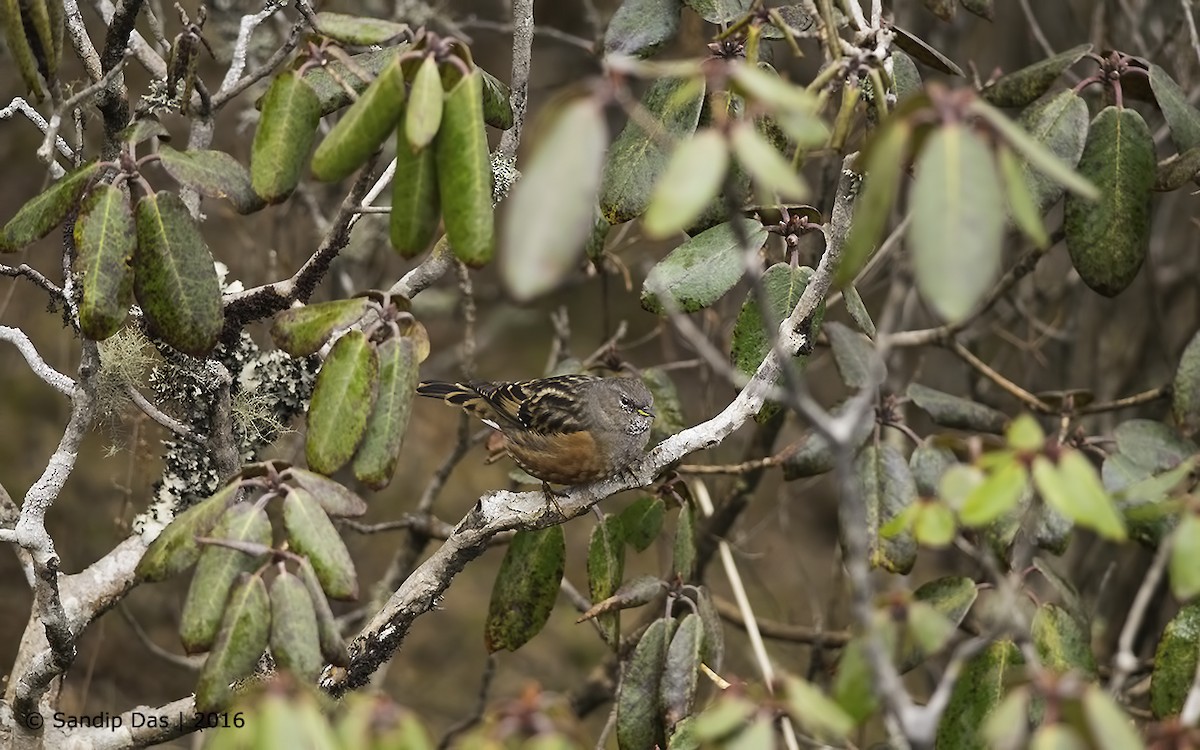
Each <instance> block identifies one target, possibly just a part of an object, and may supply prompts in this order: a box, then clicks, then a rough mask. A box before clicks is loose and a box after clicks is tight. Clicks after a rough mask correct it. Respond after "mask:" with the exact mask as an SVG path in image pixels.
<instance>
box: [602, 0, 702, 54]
mask: <svg viewBox="0 0 1200 750" xmlns="http://www.w3.org/2000/svg"><path fill="white" fill-rule="evenodd" d="M682 9H683V4H682V3H681V2H680V0H625V1H624V2H623V3H621V6H620V7H619V8H617V12H616V13H614V14H613V17H612V19H611V20H610V21H609V22H608V28H607V29H606V30H605V31H604V54H606V55H614V54H616V55H629V56H631V57H650V56H651V55H653V54H654V53H655V52H658V51H659V50H660V49H662V48H663V46H664V45H666V44H667V43H668V42H670V41H671V40H672V39H674V38H675V35H676V34H677V33H678V32H679V12H680V10H682Z"/></svg>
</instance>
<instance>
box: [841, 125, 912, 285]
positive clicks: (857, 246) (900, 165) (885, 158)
mask: <svg viewBox="0 0 1200 750" xmlns="http://www.w3.org/2000/svg"><path fill="white" fill-rule="evenodd" d="M911 136H912V126H910V125H909V124H908V123H907V122H905V121H903V120H900V119H898V118H893V119H891V120H889V121H888V122H887V123H886V124H885V125H884V126H883V127H882V128H880V129H879V130H878V131H877V132H876V133H875V134H874V135H873V136H872V141H871V143H872V145H871V147H870V151H869V152H868V156H867V158H866V163H865V164H864V165H863V167H859V166H858V164H859V163H860V162H861V160H862V159H861V157H860V159H859V160H857V161H856V162H855V169H856V170H861V171H864V172H865V174H864V178H863V179H864V184H863V186H862V188H861V192H860V193H859V196H858V198H857V199H856V200H855V202H854V218H853V221H852V223H851V225H850V233H849V234H848V235H847V236H846V244H845V247H844V249H843V251H842V261H841V263H840V264H839V265H838V269H837V275H836V276H835V277H834V284H835V285H837V286H846V285H848V284H849V283H850V282H851V281H853V280H854V277H855V276H858V273H859V271H861V270H862V269H863V266H865V265H866V264H867V261H868V260H870V258H871V255H872V254H873V253H874V252H875V248H876V246H877V245H878V244H879V240H880V238H881V237H882V236H883V228H884V227H885V226H887V220H888V217H889V216H890V215H891V213H892V204H893V203H895V201H896V195H897V193H898V192H899V190H900V174H901V173H902V172H903V171H904V155H905V152H906V150H907V149H908V141H909V138H910V137H911Z"/></svg>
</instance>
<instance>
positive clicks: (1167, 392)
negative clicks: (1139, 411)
mask: <svg viewBox="0 0 1200 750" xmlns="http://www.w3.org/2000/svg"><path fill="white" fill-rule="evenodd" d="M1171 390H1172V388H1171V384H1170V383H1167V384H1166V385H1160V386H1159V387H1157V388H1151V389H1150V390H1148V391H1142V392H1141V393H1135V394H1133V395H1132V396H1125V397H1124V398H1118V399H1114V400H1112V401H1103V402H1099V403H1095V404H1088V405H1087V406H1085V407H1083V408H1081V409H1079V411H1078V412H1076V413H1077V414H1079V415H1081V416H1082V415H1084V414H1099V413H1101V412H1106V411H1116V410H1118V409H1128V408H1130V407H1132V406H1141V405H1143V404H1151V403H1154V402H1155V401H1160V400H1162V399H1164V398H1170V396H1171Z"/></svg>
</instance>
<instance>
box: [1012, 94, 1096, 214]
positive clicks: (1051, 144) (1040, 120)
mask: <svg viewBox="0 0 1200 750" xmlns="http://www.w3.org/2000/svg"><path fill="white" fill-rule="evenodd" d="M1018 122H1019V124H1020V126H1021V127H1022V128H1024V130H1025V131H1027V132H1028V133H1029V136H1030V137H1031V138H1032V139H1033V141H1035V142H1036V143H1038V144H1040V145H1041V146H1044V147H1045V149H1047V150H1049V152H1050V153H1051V155H1052V156H1053V157H1056V158H1057V159H1058V161H1059V163H1060V164H1059V168H1060V169H1062V168H1066V169H1068V170H1073V169H1075V167H1076V166H1078V165H1079V158H1080V157H1081V156H1083V146H1084V143H1085V142H1086V141H1087V131H1088V106H1087V102H1085V101H1084V100H1083V97H1081V96H1080V95H1079V94H1077V93H1075V92H1074V91H1072V90H1069V89H1068V90H1066V91H1061V92H1059V93H1058V94H1056V95H1055V96H1053V97H1051V98H1049V99H1043V100H1041V101H1040V102H1038V103H1036V104H1034V105H1033V106H1031V107H1029V108H1028V109H1026V110H1025V111H1024V112H1023V113H1022V114H1021V118H1020V120H1019V121H1018ZM1021 174H1022V176H1023V179H1024V181H1025V185H1026V188H1027V189H1028V191H1029V194H1030V195H1031V196H1032V198H1033V204H1034V206H1035V207H1036V208H1037V212H1038V214H1039V215H1040V214H1043V213H1045V211H1046V209H1048V208H1049V207H1050V206H1052V205H1053V204H1055V203H1057V202H1058V200H1059V198H1061V197H1062V195H1063V193H1064V192H1065V189H1064V187H1063V185H1062V183H1061V182H1059V181H1058V180H1056V179H1054V178H1053V177H1051V176H1050V173H1048V172H1044V171H1043V170H1038V169H1035V168H1034V167H1033V166H1032V165H1031V164H1030V163H1029V160H1028V159H1027V158H1023V159H1021ZM1011 190H1012V188H1010V191H1011ZM1014 213H1015V212H1014Z"/></svg>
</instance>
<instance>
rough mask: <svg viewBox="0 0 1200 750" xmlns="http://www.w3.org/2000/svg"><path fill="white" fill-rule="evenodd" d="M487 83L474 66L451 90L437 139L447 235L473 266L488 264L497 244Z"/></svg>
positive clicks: (463, 257) (438, 168) (439, 179)
mask: <svg viewBox="0 0 1200 750" xmlns="http://www.w3.org/2000/svg"><path fill="white" fill-rule="evenodd" d="M482 85H483V84H482V82H481V81H480V74H479V71H478V70H474V71H472V72H471V74H470V75H468V76H465V77H464V78H463V79H462V80H460V81H459V82H458V83H457V84H456V85H455V86H454V88H452V89H450V91H448V92H446V100H445V108H444V110H443V112H442V125H441V128H439V130H438V134H437V137H436V138H435V139H434V149H435V153H436V157H437V182H438V191H439V193H440V195H441V202H442V218H443V220H444V221H445V224H446V235H447V237H449V239H450V247H451V248H452V249H453V250H454V255H455V257H457V258H458V259H459V260H461V261H462V262H464V263H466V264H467V265H468V266H472V267H479V266H483V265H486V264H487V263H488V261H490V260H491V259H492V255H493V254H494V253H495V245H496V240H495V232H496V230H495V226H494V224H495V219H494V216H493V212H492V168H491V164H490V162H489V158H488V142H487V133H485V132H484V129H483V127H484V124H483V101H482V99H481V96H482V93H481V87H482Z"/></svg>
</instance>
